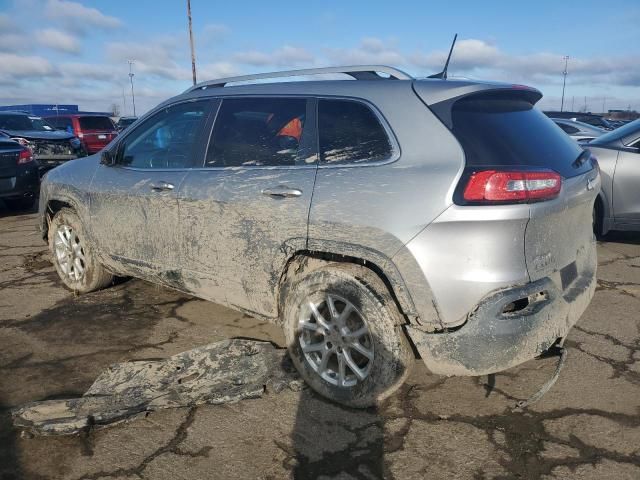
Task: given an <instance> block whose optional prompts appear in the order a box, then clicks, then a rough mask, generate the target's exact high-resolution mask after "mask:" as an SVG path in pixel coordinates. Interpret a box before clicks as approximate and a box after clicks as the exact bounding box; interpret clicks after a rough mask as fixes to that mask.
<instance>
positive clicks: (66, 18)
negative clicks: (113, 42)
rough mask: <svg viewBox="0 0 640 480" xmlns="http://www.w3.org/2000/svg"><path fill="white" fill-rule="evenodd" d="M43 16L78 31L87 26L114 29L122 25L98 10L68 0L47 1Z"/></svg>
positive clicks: (117, 20) (114, 18)
mask: <svg viewBox="0 0 640 480" xmlns="http://www.w3.org/2000/svg"><path fill="white" fill-rule="evenodd" d="M44 12H45V15H46V16H47V17H49V18H52V19H56V20H60V21H62V22H63V23H65V24H66V25H68V26H70V27H74V28H79V29H82V30H84V29H86V27H87V26H92V27H98V28H104V29H107V30H108V29H114V28H118V27H120V26H121V25H122V22H121V21H120V20H119V19H117V18H116V17H111V16H109V15H105V14H104V13H102V12H101V11H100V10H98V9H96V8H91V7H85V6H84V5H82V4H81V3H78V2H71V1H68V0H47V4H46V6H45V10H44Z"/></svg>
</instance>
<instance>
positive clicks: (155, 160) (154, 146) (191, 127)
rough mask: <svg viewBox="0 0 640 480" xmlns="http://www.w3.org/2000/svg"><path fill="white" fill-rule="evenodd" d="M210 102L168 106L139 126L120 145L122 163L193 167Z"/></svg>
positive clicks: (142, 165) (161, 166) (129, 164)
mask: <svg viewBox="0 0 640 480" xmlns="http://www.w3.org/2000/svg"><path fill="white" fill-rule="evenodd" d="M208 106H209V102H206V101H204V102H189V103H181V104H178V105H172V106H170V107H166V108H164V109H163V110H161V111H160V112H158V113H156V114H155V115H154V116H153V117H151V118H149V119H147V120H146V121H145V122H143V123H141V124H140V125H138V127H136V128H135V130H133V131H132V132H131V133H130V134H129V135H127V136H126V138H125V139H124V141H123V142H121V144H120V145H119V146H118V163H119V164H121V165H124V166H127V167H135V168H185V167H189V166H191V156H192V154H193V150H194V147H195V146H196V145H195V143H196V139H197V137H198V135H199V134H200V131H201V129H202V126H203V125H204V122H205V119H206V113H207V110H208Z"/></svg>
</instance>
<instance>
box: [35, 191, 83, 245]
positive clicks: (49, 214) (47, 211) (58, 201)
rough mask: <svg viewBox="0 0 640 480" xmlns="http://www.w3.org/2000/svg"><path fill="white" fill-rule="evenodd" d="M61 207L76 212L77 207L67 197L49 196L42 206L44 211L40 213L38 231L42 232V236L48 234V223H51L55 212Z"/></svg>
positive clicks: (44, 236)
mask: <svg viewBox="0 0 640 480" xmlns="http://www.w3.org/2000/svg"><path fill="white" fill-rule="evenodd" d="M63 208H70V209H71V210H73V211H74V212H76V213H77V212H78V209H77V207H76V206H75V205H74V202H73V201H71V200H70V199H67V198H64V199H63V198H49V199H48V200H47V203H46V205H45V208H44V212H43V214H42V218H41V219H40V220H41V222H42V223H41V225H40V227H41V228H40V232H41V233H42V238H43V239H46V238H47V235H48V234H49V225H50V224H51V220H53V217H54V216H55V214H56V213H58V212H59V211H60V210H62V209H63Z"/></svg>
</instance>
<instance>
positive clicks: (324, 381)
mask: <svg viewBox="0 0 640 480" xmlns="http://www.w3.org/2000/svg"><path fill="white" fill-rule="evenodd" d="M402 323H403V319H402V316H401V315H400V313H399V312H398V309H397V307H396V305H395V303H394V301H393V299H392V298H391V296H390V294H389V292H388V290H387V288H386V286H385V285H384V283H383V282H382V281H381V280H380V278H378V276H377V275H376V274H375V273H373V272H372V271H370V270H369V269H367V268H364V267H361V266H358V265H350V264H340V263H332V264H328V265H327V266H326V267H323V268H320V269H318V270H315V271H313V272H311V273H309V274H308V275H306V276H304V277H303V278H302V279H300V280H299V281H298V282H297V283H296V284H295V285H294V286H293V287H292V288H291V290H290V293H289V295H288V298H287V299H286V305H285V308H284V327H285V336H286V339H287V344H288V346H289V353H290V355H291V358H292V360H293V363H294V364H295V366H296V367H297V369H298V371H299V372H300V374H301V375H302V377H303V378H304V379H305V381H306V382H307V383H308V384H309V385H310V386H311V388H313V389H314V390H315V391H316V392H318V393H319V394H321V395H323V396H324V397H326V398H328V399H330V400H333V401H335V402H338V403H341V404H343V405H347V406H350V407H360V408H361V407H368V406H372V405H375V404H377V403H379V402H381V401H382V400H384V399H385V398H387V397H388V396H389V395H391V394H392V393H393V392H394V391H395V390H396V389H397V388H398V387H399V386H400V385H402V383H403V382H404V380H405V378H406V377H407V375H408V373H409V369H410V367H411V365H412V364H413V360H414V357H413V353H412V351H411V348H410V346H409V344H408V341H407V339H406V336H405V334H404V332H403V331H402V327H401V324H402Z"/></svg>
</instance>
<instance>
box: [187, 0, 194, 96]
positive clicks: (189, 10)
mask: <svg viewBox="0 0 640 480" xmlns="http://www.w3.org/2000/svg"><path fill="white" fill-rule="evenodd" d="M187 17H188V18H189V44H190V45H191V74H192V75H193V84H194V85H195V84H196V52H195V50H194V48H193V30H192V29H191V0H187Z"/></svg>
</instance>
